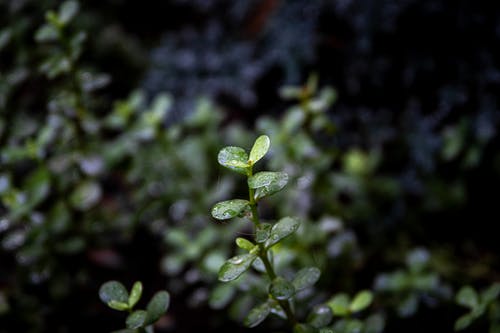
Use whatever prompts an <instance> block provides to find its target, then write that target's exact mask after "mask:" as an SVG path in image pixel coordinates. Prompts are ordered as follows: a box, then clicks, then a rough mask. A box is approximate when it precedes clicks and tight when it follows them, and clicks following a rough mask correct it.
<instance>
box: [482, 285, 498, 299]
mask: <svg viewBox="0 0 500 333" xmlns="http://www.w3.org/2000/svg"><path fill="white" fill-rule="evenodd" d="M499 294H500V283H494V284H492V285H491V286H489V287H488V289H486V290H484V291H483V292H482V293H481V301H482V302H483V303H486V304H489V303H491V302H493V301H494V300H495V299H497V297H498V295H499Z"/></svg>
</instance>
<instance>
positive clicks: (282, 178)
mask: <svg viewBox="0 0 500 333" xmlns="http://www.w3.org/2000/svg"><path fill="white" fill-rule="evenodd" d="M287 183H288V175H287V174H286V173H285V172H272V171H262V172H259V173H256V174H255V175H253V176H252V177H249V178H248V187H250V188H252V189H255V190H256V191H255V199H260V198H263V197H266V196H270V195H272V194H274V193H276V192H279V191H281V190H282V189H283V187H285V185H286V184H287Z"/></svg>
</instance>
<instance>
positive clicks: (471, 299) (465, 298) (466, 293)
mask: <svg viewBox="0 0 500 333" xmlns="http://www.w3.org/2000/svg"><path fill="white" fill-rule="evenodd" d="M456 302H457V303H458V304H460V305H462V306H465V307H467V308H470V309H475V308H476V307H477V306H478V305H479V298H478V296H477V293H476V291H475V290H474V289H473V288H472V287H470V286H465V287H462V288H461V289H460V290H459V292H458V293H457V296H456Z"/></svg>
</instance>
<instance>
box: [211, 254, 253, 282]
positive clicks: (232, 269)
mask: <svg viewBox="0 0 500 333" xmlns="http://www.w3.org/2000/svg"><path fill="white" fill-rule="evenodd" d="M256 258H257V255H256V254H253V253H246V254H240V255H238V256H235V257H232V258H231V259H228V260H227V261H226V262H225V263H224V265H222V267H221V268H220V270H219V280H220V281H222V282H229V281H233V280H235V279H237V278H238V277H239V276H240V275H241V274H243V273H244V272H245V271H247V270H248V269H249V268H250V266H251V265H252V263H253V261H254V260H255V259H256Z"/></svg>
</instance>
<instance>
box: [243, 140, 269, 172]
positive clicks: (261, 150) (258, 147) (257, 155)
mask: <svg viewBox="0 0 500 333" xmlns="http://www.w3.org/2000/svg"><path fill="white" fill-rule="evenodd" d="M270 145H271V140H270V139H269V137H268V136H267V135H261V136H259V137H258V138H257V140H255V143H254V144H253V147H252V149H251V150H250V156H249V158H248V164H250V165H254V164H255V163H257V161H259V160H260V159H261V158H262V157H264V155H266V153H267V151H268V150H269V146H270Z"/></svg>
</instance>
